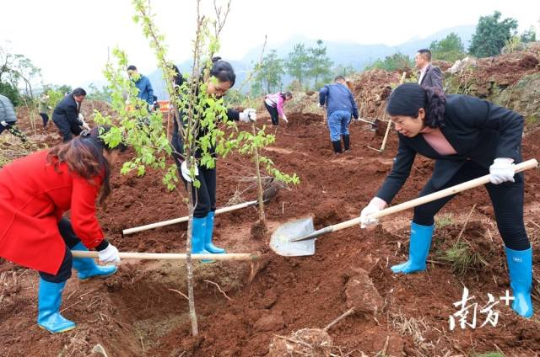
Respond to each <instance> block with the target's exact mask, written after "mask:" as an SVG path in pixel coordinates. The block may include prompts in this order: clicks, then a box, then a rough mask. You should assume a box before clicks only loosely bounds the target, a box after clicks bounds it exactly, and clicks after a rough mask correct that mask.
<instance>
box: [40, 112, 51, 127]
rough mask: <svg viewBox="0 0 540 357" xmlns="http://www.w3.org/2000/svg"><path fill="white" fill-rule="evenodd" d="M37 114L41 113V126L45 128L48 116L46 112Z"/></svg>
mask: <svg viewBox="0 0 540 357" xmlns="http://www.w3.org/2000/svg"><path fill="white" fill-rule="evenodd" d="M39 115H41V119H43V127H44V128H46V127H47V123H48V122H49V116H48V115H47V113H39Z"/></svg>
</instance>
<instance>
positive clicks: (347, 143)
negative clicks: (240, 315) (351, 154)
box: [343, 135, 351, 151]
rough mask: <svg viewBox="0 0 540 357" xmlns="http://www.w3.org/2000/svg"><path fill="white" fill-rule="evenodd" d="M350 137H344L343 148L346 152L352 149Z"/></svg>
mask: <svg viewBox="0 0 540 357" xmlns="http://www.w3.org/2000/svg"><path fill="white" fill-rule="evenodd" d="M350 144H351V142H350V136H349V135H343V147H344V148H345V151H349V150H350V149H351V146H350Z"/></svg>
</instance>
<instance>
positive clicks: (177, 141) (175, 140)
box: [171, 108, 240, 158]
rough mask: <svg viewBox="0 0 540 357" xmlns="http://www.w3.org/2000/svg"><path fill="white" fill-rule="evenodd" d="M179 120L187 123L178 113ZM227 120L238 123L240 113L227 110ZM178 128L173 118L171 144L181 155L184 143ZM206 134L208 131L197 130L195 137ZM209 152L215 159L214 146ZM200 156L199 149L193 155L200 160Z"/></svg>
mask: <svg viewBox="0 0 540 357" xmlns="http://www.w3.org/2000/svg"><path fill="white" fill-rule="evenodd" d="M180 118H182V121H183V122H184V123H185V122H187V117H186V116H185V115H184V114H183V113H180ZM227 119H229V120H234V121H238V120H239V119H240V112H238V111H237V110H235V109H231V108H229V109H228V110H227ZM179 128H180V126H179V123H178V120H177V119H176V118H174V129H173V134H172V139H171V144H172V146H173V147H174V149H175V150H176V152H178V153H180V154H183V153H184V141H183V139H182V136H181V135H180V133H179V130H178V129H179ZM206 134H208V130H207V129H206V128H199V132H198V133H197V136H196V137H197V138H199V137H203V136H205V135H206ZM209 152H210V154H211V155H212V156H214V157H215V156H216V155H215V154H216V146H215V145H212V146H211V147H210V148H209ZM201 156H202V150H201V149H199V150H197V152H196V153H195V157H198V158H200V157H201Z"/></svg>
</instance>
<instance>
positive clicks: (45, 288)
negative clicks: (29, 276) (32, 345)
mask: <svg viewBox="0 0 540 357" xmlns="http://www.w3.org/2000/svg"><path fill="white" fill-rule="evenodd" d="M65 286H66V282H65V281H64V282H61V283H50V282H48V281H46V280H43V279H42V278H40V279H39V290H38V319H37V323H38V325H39V327H41V328H43V329H45V330H47V331H49V332H50V333H60V332H65V331H69V330H72V329H74V328H75V326H76V325H75V323H74V322H72V321H69V320H67V319H65V318H64V317H63V316H62V315H60V305H61V304H62V291H63V290H64V287H65Z"/></svg>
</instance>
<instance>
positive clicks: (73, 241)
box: [39, 218, 81, 283]
mask: <svg viewBox="0 0 540 357" xmlns="http://www.w3.org/2000/svg"><path fill="white" fill-rule="evenodd" d="M58 230H59V231H60V235H61V236H62V238H63V239H64V242H65V243H66V246H65V247H66V252H65V254H64V260H63V261H62V265H60V269H59V270H58V273H56V275H52V274H49V273H44V272H42V271H40V272H39V275H40V276H41V278H42V279H43V280H45V281H48V282H50V283H61V282H63V281H66V280H68V279H69V278H71V267H72V264H73V256H72V255H71V248H73V247H74V246H76V245H77V244H78V243H80V242H81V240H80V239H79V237H77V235H76V234H75V232H74V231H73V227H72V226H71V222H70V221H69V220H68V219H67V218H62V219H61V220H60V222H58Z"/></svg>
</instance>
